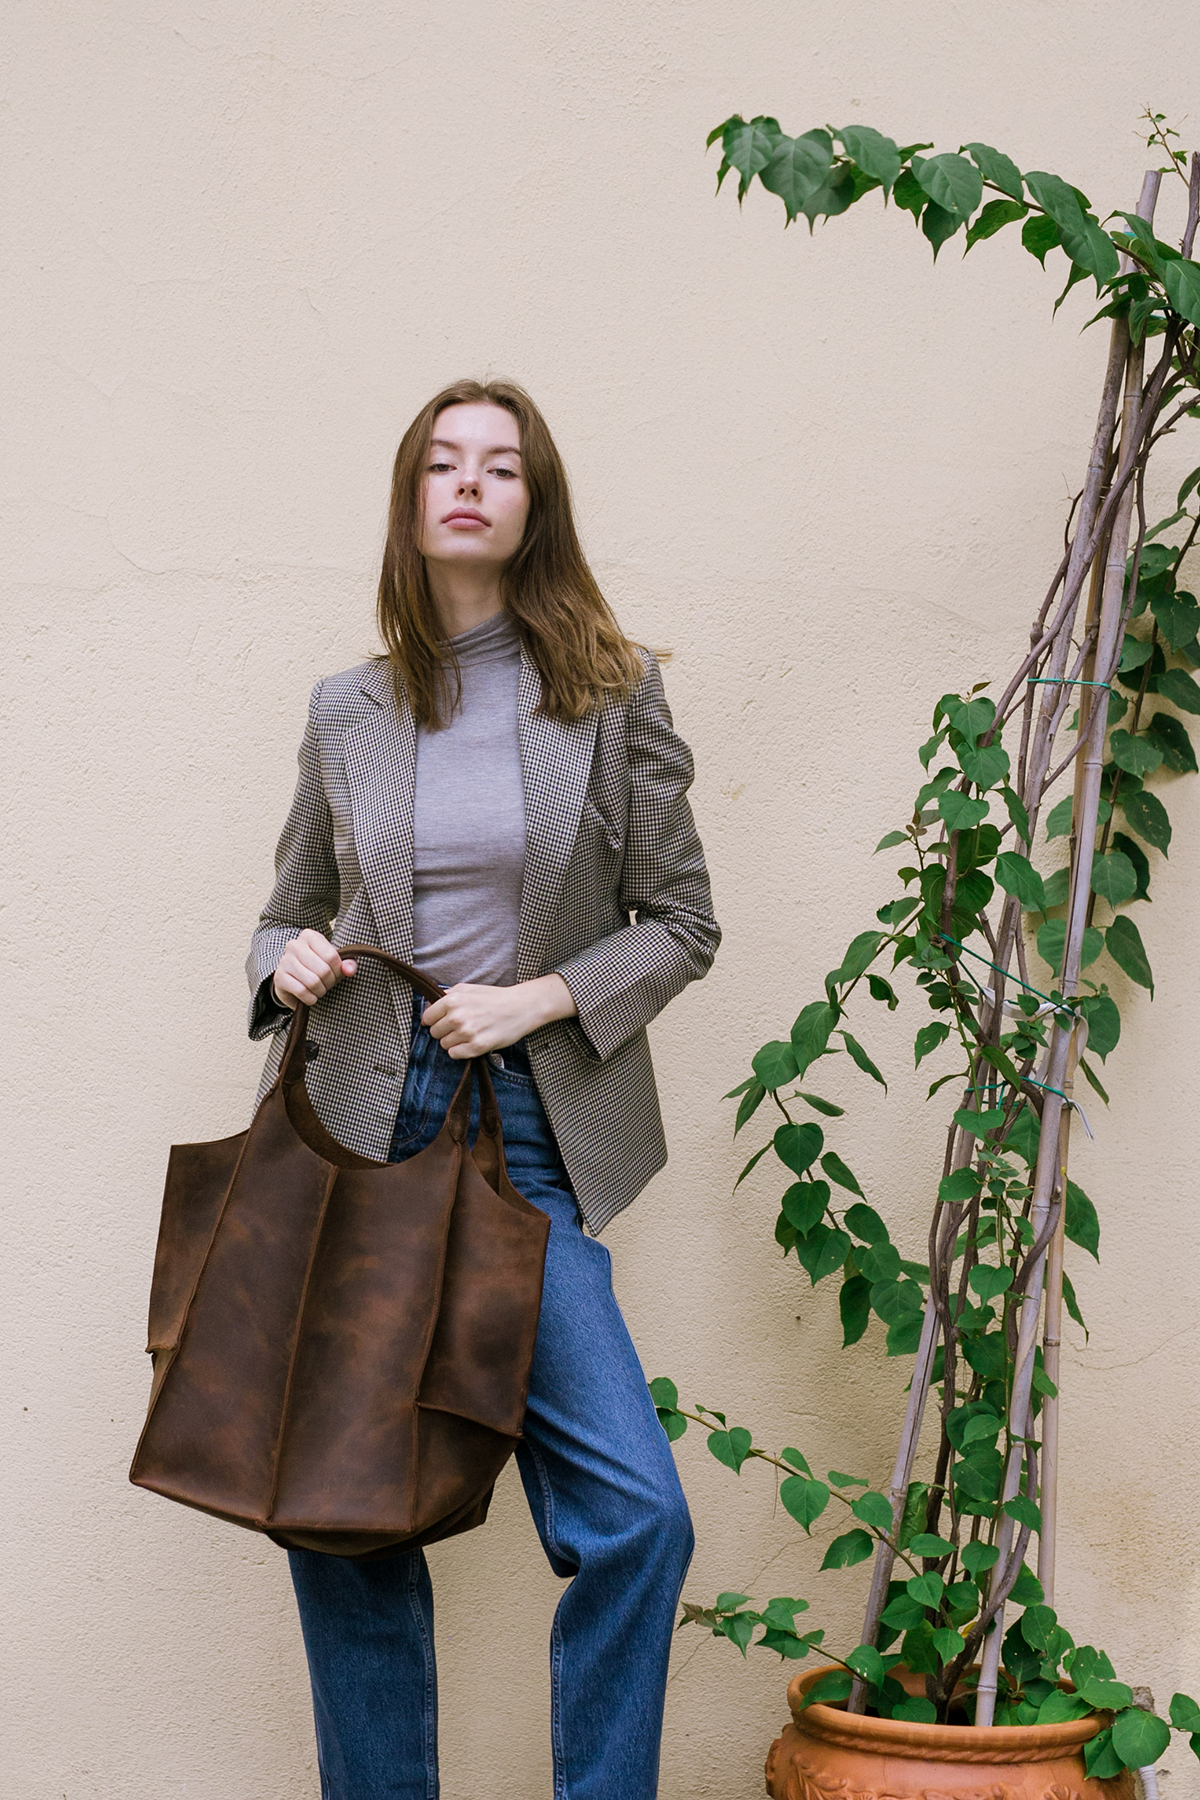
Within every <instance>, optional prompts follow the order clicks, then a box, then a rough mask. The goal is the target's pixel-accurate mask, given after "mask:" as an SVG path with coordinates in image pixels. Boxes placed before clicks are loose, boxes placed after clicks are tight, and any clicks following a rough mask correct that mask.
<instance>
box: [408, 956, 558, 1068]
mask: <svg viewBox="0 0 1200 1800" xmlns="http://www.w3.org/2000/svg"><path fill="white" fill-rule="evenodd" d="M574 1017H575V1002H574V1000H573V999H572V998H571V990H570V988H569V987H568V986H567V984H566V982H565V981H564V980H563V978H562V976H561V975H540V976H539V977H538V978H537V980H536V981H518V982H517V983H516V985H515V986H514V987H482V986H479V985H477V984H476V983H474V982H470V981H460V982H457V983H456V984H455V985H454V987H452V988H447V990H446V992H445V994H444V995H443V996H442V998H441V999H440V1000H435V1001H434V1002H433V1003H432V1004H431V1005H430V1006H427V1007H426V1008H425V1011H424V1012H423V1013H422V1014H421V1023H422V1025H424V1026H426V1027H427V1029H428V1030H429V1032H430V1033H431V1035H432V1036H433V1037H435V1038H436V1039H437V1040H438V1042H439V1044H441V1046H442V1048H443V1050H446V1051H448V1052H449V1054H450V1055H451V1056H452V1057H454V1059H455V1060H456V1061H457V1062H466V1061H467V1060H468V1059H469V1058H470V1057H472V1056H486V1054H487V1052H488V1051H489V1050H503V1049H504V1046H505V1045H506V1044H515V1043H516V1041H517V1039H518V1038H523V1037H525V1036H526V1034H527V1033H528V1032H531V1031H536V1030H537V1029H538V1027H539V1026H541V1025H548V1024H549V1023H550V1021H551V1020H552V1019H573V1018H574Z"/></svg>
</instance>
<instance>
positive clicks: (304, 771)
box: [246, 682, 341, 1038]
mask: <svg viewBox="0 0 1200 1800" xmlns="http://www.w3.org/2000/svg"><path fill="white" fill-rule="evenodd" d="M323 686H324V683H323V682H318V683H317V685H316V687H315V688H314V689H313V691H312V697H311V699H310V700H309V703H308V724H307V726H306V728H305V732H304V737H303V739H302V741H301V744H300V753H299V757H298V761H299V764H300V777H299V780H298V781H297V783H296V793H295V797H294V798H293V800H292V807H291V811H290V812H289V813H288V816H287V820H286V822H285V824H284V827H283V832H282V834H281V836H280V839H279V844H278V847H277V849H276V851H275V886H274V887H273V888H272V890H271V895H270V898H269V899H268V901H267V903H266V905H265V906H264V907H263V910H262V913H261V914H260V916H259V921H258V925H257V927H256V928H255V931H254V935H253V937H252V938H251V940H250V955H249V956H248V958H247V959H246V976H247V979H248V980H249V983H250V1020H249V1028H250V1036H251V1037H252V1038H264V1037H269V1036H270V1035H271V1033H272V1032H275V1031H280V1030H282V1028H283V1027H284V1026H285V1025H288V1024H290V1022H291V1017H292V1015H291V1012H290V1010H289V1009H288V1008H287V1007H284V1006H280V1005H279V1004H278V1002H277V1001H276V999H275V997H274V995H273V993H272V992H271V985H270V983H271V976H272V975H273V974H274V973H275V968H276V965H277V963H278V962H279V959H280V957H281V956H282V955H283V952H284V950H285V949H286V947H287V945H288V944H289V943H290V942H291V940H292V939H293V938H294V937H298V936H299V935H300V933H301V932H302V931H304V930H306V929H312V930H314V931H319V932H321V933H322V934H323V935H324V936H326V937H327V936H328V935H329V931H330V928H331V926H332V924H333V921H334V919H335V918H336V917H337V912H338V906H339V903H340V898H341V883H340V881H339V877H338V866H337V856H336V854H335V850H334V841H333V819H332V816H331V814H330V811H329V801H328V798H327V796H326V793H325V784H324V782H323V781H322V779H321V760H320V748H319V740H318V707H319V704H320V698H321V689H322V687H323Z"/></svg>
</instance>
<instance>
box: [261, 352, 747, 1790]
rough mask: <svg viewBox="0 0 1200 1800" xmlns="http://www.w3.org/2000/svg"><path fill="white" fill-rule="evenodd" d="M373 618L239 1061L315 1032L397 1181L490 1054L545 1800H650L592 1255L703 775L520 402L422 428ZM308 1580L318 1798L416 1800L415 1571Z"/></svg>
mask: <svg viewBox="0 0 1200 1800" xmlns="http://www.w3.org/2000/svg"><path fill="white" fill-rule="evenodd" d="M378 618H379V626H380V631H381V635H382V637H383V640H384V643H385V644H386V646H387V655H386V656H385V657H381V658H379V659H376V660H375V661H373V662H369V663H365V664H360V665H359V667H357V668H354V669H350V670H347V671H346V672H345V673H343V674H340V675H334V676H331V677H330V678H329V679H328V680H326V681H323V682H320V683H319V684H318V686H317V687H316V689H315V690H314V692H313V696H312V701H311V704H310V709H309V721H308V729H307V731H306V733H305V737H304V741H303V743H302V745H301V747H300V780H299V784H298V787H297V789H296V797H295V800H294V802H293V805H292V810H291V813H290V814H289V817H288V820H287V823H286V825H285V826H284V830H283V836H282V837H281V839H280V842H279V849H278V853H277V857H276V871H277V879H276V883H275V888H274V891H273V893H272V895H271V897H270V899H269V900H268V902H267V905H266V908H265V910H264V912H263V914H262V917H261V920H260V922H259V926H258V929H257V931H256V932H255V934H254V939H253V944H252V948H251V952H250V958H249V962H248V965H247V968H248V974H249V979H250V986H251V991H252V995H253V999H252V1003H251V1018H250V1033H251V1036H252V1037H263V1036H266V1035H267V1034H268V1033H272V1032H274V1033H279V1032H281V1029H282V1027H283V1026H284V1025H286V1023H287V1021H288V1017H289V1009H293V1008H294V1007H295V1006H296V1004H297V1002H298V1001H301V1000H302V1001H304V1002H305V1004H307V1005H309V1006H313V1007H315V1011H314V1012H313V1013H312V1014H311V1024H310V1036H309V1042H308V1056H309V1073H308V1087H309V1092H310V1094H311V1096H312V1099H313V1102H314V1104H315V1106H316V1108H317V1110H318V1112H319V1113H320V1115H321V1117H322V1119H323V1121H324V1123H325V1125H326V1126H327V1127H328V1129H329V1130H330V1131H331V1132H332V1133H333V1134H334V1135H335V1136H336V1137H337V1138H339V1139H340V1140H341V1141H342V1143H344V1144H346V1145H347V1146H348V1147H349V1148H351V1149H353V1150H356V1151H358V1152H360V1153H362V1154H364V1155H367V1156H371V1157H374V1158H376V1159H377V1160H380V1161H382V1160H383V1159H385V1158H387V1159H388V1160H391V1161H399V1160H401V1159H402V1158H404V1157H407V1156H411V1155H413V1154H414V1153H415V1152H416V1151H418V1150H420V1149H422V1148H424V1146H425V1145H426V1144H427V1143H429V1142H430V1141H431V1140H432V1138H433V1137H434V1135H435V1134H436V1132H437V1130H438V1128H439V1127H440V1125H441V1122H442V1119H443V1117H444V1114H445V1110H446V1106H447V1104H448V1102H449V1099H450V1096H451V1094H452V1092H453V1090H454V1087H455V1086H456V1084H457V1081H458V1077H459V1076H460V1075H461V1073H462V1071H461V1067H460V1065H461V1063H462V1062H463V1061H464V1060H465V1059H468V1058H471V1057H476V1056H483V1055H487V1056H488V1057H489V1059H490V1062H491V1064H492V1074H493V1080H494V1083H495V1087H496V1092H497V1097H498V1100H499V1104H500V1112H501V1119H502V1124H503V1130H504V1143H505V1151H506V1155H507V1160H508V1168H509V1173H510V1175H511V1177H512V1179H513V1181H514V1183H515V1185H516V1186H517V1187H518V1188H519V1189H520V1190H521V1192H522V1193H524V1194H525V1196H526V1197H527V1198H528V1199H529V1200H530V1201H532V1202H533V1204H534V1205H536V1206H538V1207H540V1208H541V1209H542V1210H543V1211H544V1212H546V1213H547V1214H548V1215H549V1217H550V1221H551V1229H550V1241H549V1248H548V1251H547V1258H546V1277H545V1288H544V1293H543V1301H542V1312H541V1318H540V1322H539V1327H538V1338H537V1347H536V1351H535V1355H534V1365H533V1374H532V1379H531V1383H530V1392H529V1405H528V1411H527V1414H526V1420H525V1430H524V1437H523V1439H522V1441H521V1443H520V1445H519V1446H518V1449H517V1462H518V1466H519V1468H520V1473H521V1479H522V1482H523V1483H524V1487H525V1493H526V1496H527V1498H528V1500H529V1505H530V1508H531V1510H532V1513H533V1517H534V1520H535V1523H536V1525H537V1528H538V1531H539V1533H540V1536H541V1539H542V1543H543V1545H544V1547H545V1550H546V1555H547V1557H548V1558H549V1560H550V1564H551V1567H552V1568H553V1569H554V1570H555V1572H556V1573H557V1574H559V1575H561V1576H564V1577H571V1578H572V1579H571V1585H570V1586H569V1587H568V1588H567V1590H566V1592H565V1594H564V1596H563V1599H562V1602H561V1604H560V1606H559V1608H558V1612H557V1615H556V1618H555V1621H554V1629H553V1637H552V1647H551V1672H552V1682H553V1709H554V1719H553V1733H552V1736H553V1749H554V1762H555V1789H554V1791H555V1795H556V1796H557V1797H558V1800H650V1797H651V1796H653V1795H654V1793H655V1790H656V1785H657V1767H658V1751H659V1740H660V1736H661V1729H662V1706H663V1693H664V1687H665V1682H666V1671H667V1654H668V1648H669V1643H670V1636H671V1630H672V1624H673V1620H674V1614H675V1609H676V1605H677V1602H678V1598H679V1591H680V1587H681V1585H682V1582H683V1577H684V1574H685V1573H686V1570H687V1565H688V1561H689V1558H690V1556H691V1550H692V1534H691V1525H690V1521H689V1519H688V1513H687V1507H686V1504H685V1502H684V1499H683V1494H682V1492H681V1490H680V1487H679V1482H678V1478H677V1476H676V1472H675V1466H674V1462H673V1460H672V1457H671V1454H670V1451H669V1448H668V1445H667V1440H666V1437H665V1436H664V1434H663V1432H662V1430H661V1429H660V1427H659V1425H658V1421H657V1418H656V1416H655V1412H654V1407H653V1404H652V1403H651V1400H650V1397H649V1394H648V1391H647V1388H646V1384H645V1378H644V1376H643V1374H642V1370H641V1368H640V1366H639V1364H638V1360H637V1355H636V1353H635V1351H634V1348H633V1345H632V1342H631V1341H630V1338H629V1334H628V1332H627V1330H626V1328H625V1324H624V1321H623V1319H622V1318H621V1314H620V1312H619V1310H618V1308H617V1305H616V1302H615V1300H614V1299H613V1295H612V1286H611V1264H610V1258H609V1255H608V1251H607V1250H606V1249H605V1248H604V1247H603V1246H602V1245H601V1244H599V1243H598V1242H597V1241H596V1237H595V1234H596V1233H597V1232H599V1231H600V1229H601V1228H602V1227H603V1226H604V1225H605V1224H606V1223H607V1221H608V1220H609V1219H611V1218H612V1216H613V1215H614V1213H616V1212H618V1211H620V1209H621V1208H622V1207H624V1206H627V1205H628V1204H629V1202H630V1201H631V1200H633V1199H634V1198H635V1196H636V1195H637V1194H638V1192H639V1191H640V1189H641V1188H642V1187H644V1185H645V1183H646V1182H647V1181H648V1180H649V1178H650V1176H651V1175H653V1174H654V1172H655V1171H656V1170H657V1169H659V1168H661V1167H662V1165H663V1163H664V1162H665V1160H666V1147H665V1144H664V1141H663V1133H662V1122H661V1118H660V1116H659V1110H658V1099H657V1094H656V1091H655V1086H654V1074H653V1070H652V1068H651V1064H650V1053H649V1049H648V1046H647V1041H646V1029H645V1028H646V1025H647V1024H648V1023H649V1021H650V1020H651V1019H652V1018H653V1017H654V1016H655V1014H656V1013H658V1012H659V1011H660V1010H661V1008H662V1007H663V1006H665V1004H666V1003H667V1001H668V1000H671V999H672V998H673V997H674V996H675V995H676V994H677V993H679V992H680V990H681V989H682V988H683V987H685V986H686V985H687V983H688V982H689V981H692V980H694V979H696V978H697V977H699V976H702V975H703V974H704V973H705V972H706V971H707V969H708V967H709V965H710V963H711V961H712V958H713V955H714V953H715V951H716V948H717V944H718V941H719V937H720V933H719V931H718V928H717V925H716V922H715V920H714V919H713V916H712V906H711V899H710V894H709V884H708V877H707V874H706V872H705V867H704V857H703V852H702V851H701V848H700V842H699V839H698V838H697V836H696V830H695V826H694V824H693V822H692V815H691V811H690V809H689V806H688V803H687V798H686V794H687V789H688V786H689V784H690V782H691V777H692V761H691V756H690V754H689V752H688V750H687V748H686V746H685V745H684V744H683V743H682V742H681V741H680V739H679V738H678V737H677V736H676V735H675V733H674V731H673V729H672V726H671V715H670V713H669V711H668V709H667V704H666V700H665V698H664V695H663V688H662V680H661V677H660V675H659V671H658V666H657V664H656V662H655V660H654V658H653V656H651V655H650V654H649V653H647V652H645V651H643V650H639V649H637V648H636V647H635V646H634V645H632V644H630V643H629V642H628V640H627V639H626V638H624V637H623V636H622V634H621V632H620V630H619V629H618V627H617V624H616V621H615V620H614V618H613V616H612V614H611V612H610V611H609V609H608V606H607V605H606V603H605V601H604V599H603V596H602V595H601V593H600V591H599V589H598V587H597V586H596V583H595V580H594V578H593V577H592V574H591V572H590V570H589V569H588V567H587V564H586V562H585V561H584V558H583V554H582V551H581V549H580V546H579V542H578V538H577V536H576V533H575V526H574V522H573V519H572V514H571V505H570V498H569V493H568V487H567V480H566V473H565V471H564V469H563V466H562V463H561V460H560V458H559V456H558V452H557V450H556V449H555V446H554V443H553V440H552V439H551V437H550V433H549V431H548V429H547V426H546V423H545V421H544V419H543V418H542V416H541V414H540V413H539V412H538V410H537V408H536V407H535V406H534V404H533V402H532V401H531V400H530V399H529V397H528V395H527V394H525V393H523V392H522V390H521V389H520V388H517V387H514V386H511V385H509V384H507V383H498V382H491V383H488V384H486V385H484V384H480V383H477V382H461V383H458V384H457V385H456V386H454V387H452V388H448V389H446V390H445V391H444V392H442V393H440V394H438V395H437V396H436V397H435V398H434V399H433V400H431V401H430V403H429V405H428V406H426V407H425V408H424V409H423V410H422V411H421V412H420V413H419V414H418V415H417V417H416V419H415V420H414V421H413V423H412V425H411V426H410V427H409V429H408V431H407V432H406V433H405V435H404V438H403V441H402V442H401V445H400V448H399V451H398V453H397V456H396V464H395V471H394V475H393V482H392V498H391V509H390V515H389V523H388V534H387V545H386V549H385V552H384V560H383V573H382V576H381V579H380V585H379V601H378ZM631 914H632V915H633V918H632V921H631V917H630V915H631ZM331 940H339V941H340V942H342V943H344V944H345V943H356V942H357V943H373V944H378V945H380V946H381V947H382V948H383V949H386V950H390V951H392V952H393V953H394V954H395V955H397V956H399V957H401V958H403V959H404V960H405V961H407V962H411V963H414V964H415V965H416V966H417V967H418V968H419V969H421V970H422V971H423V972H425V973H427V974H429V975H431V976H432V977H433V978H434V980H436V981H437V982H438V983H439V984H440V985H441V986H443V987H444V988H446V989H447V992H446V995H445V997H444V998H443V999H441V1000H439V1001H437V1002H436V1003H435V1004H433V1005H427V1004H425V1003H424V1002H422V1001H420V1000H417V1001H416V1002H415V1003H414V1000H413V996H412V995H411V993H410V991H409V989H408V988H407V987H405V986H404V985H403V983H401V982H399V981H398V980H396V979H395V978H393V977H391V976H389V975H388V973H387V972H386V971H385V970H384V969H383V968H382V967H381V966H380V965H377V964H376V963H374V962H373V961H372V962H366V963H364V965H363V966H362V968H361V969H357V968H356V966H355V964H354V963H353V962H350V961H347V962H343V961H342V959H341V957H340V956H339V954H338V951H337V949H336V947H335V943H334V941H331ZM281 1045H282V1038H281V1037H277V1039H276V1042H275V1045H274V1046H273V1047H272V1052H271V1055H270V1056H269V1057H268V1060H267V1068H266V1071H265V1074H264V1077H263V1090H262V1091H264V1092H265V1091H266V1089H267V1088H268V1087H269V1086H270V1085H271V1083H272V1082H273V1080H274V1078H275V1074H276V1070H277V1067H278V1060H279V1052H280V1049H281ZM290 1555H291V1566H292V1576H293V1581H294V1584H295V1589H296V1594H297V1598H298V1601H299V1607H300V1615H301V1622H302V1625H303V1630H304V1638H305V1646H306V1649H307V1652H308V1659H309V1668H310V1671H311V1675H312V1684H313V1697H314V1708H315V1713H316V1724H317V1741H318V1750H319V1756H320V1765H321V1778H322V1787H321V1792H322V1796H323V1800H382V1796H384V1795H387V1796H403V1797H404V1800H418V1797H420V1800H428V1797H429V1796H434V1795H436V1793H437V1745H436V1678H435V1670H434V1657H433V1598H432V1592H431V1588H430V1581H429V1575H428V1571H427V1569H426V1565H425V1558H424V1555H423V1553H422V1552H421V1551H420V1550H415V1551H408V1552H402V1553H399V1554H397V1555H396V1556H394V1557H389V1558H385V1559H382V1560H378V1561H370V1562H360V1561H354V1560H347V1559H344V1558H340V1557H335V1556H327V1555H322V1554H319V1553H317V1552H312V1551H294V1552H291V1553H290Z"/></svg>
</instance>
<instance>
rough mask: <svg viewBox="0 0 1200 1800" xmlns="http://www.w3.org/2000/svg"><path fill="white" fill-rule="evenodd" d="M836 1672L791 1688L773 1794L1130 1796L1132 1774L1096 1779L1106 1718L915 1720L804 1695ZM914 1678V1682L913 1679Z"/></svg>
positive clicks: (771, 1767)
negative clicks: (1092, 1771) (1097, 1746)
mask: <svg viewBox="0 0 1200 1800" xmlns="http://www.w3.org/2000/svg"><path fill="white" fill-rule="evenodd" d="M829 1673H831V1671H830V1670H829V1669H813V1670H811V1671H810V1673H808V1674H807V1675H797V1676H796V1678H795V1680H794V1681H793V1682H792V1683H791V1685H790V1686H789V1688H788V1705H789V1706H790V1707H791V1709H792V1723H791V1724H790V1725H788V1726H786V1727H785V1728H784V1732H783V1736H782V1737H779V1738H776V1740H775V1742H774V1743H773V1744H772V1745H771V1749H770V1753H769V1755H768V1756H767V1792H768V1794H770V1795H772V1796H773V1800H1133V1797H1134V1792H1135V1789H1134V1784H1133V1776H1132V1775H1131V1774H1130V1773H1129V1771H1128V1770H1126V1771H1125V1772H1124V1773H1123V1774H1121V1775H1120V1776H1119V1777H1117V1779H1116V1780H1114V1781H1089V1780H1088V1778H1087V1776H1086V1774H1085V1772H1084V1763H1083V1746H1084V1744H1086V1743H1087V1741H1088V1739H1089V1738H1091V1737H1094V1736H1095V1735H1096V1733H1097V1732H1098V1731H1099V1730H1100V1729H1101V1725H1100V1722H1099V1721H1098V1720H1096V1719H1094V1718H1092V1719H1075V1720H1072V1721H1070V1722H1069V1723H1067V1724H1064V1725H1015V1726H1001V1727H994V1726H993V1727H991V1728H990V1729H989V1728H988V1727H987V1726H974V1725H916V1724H910V1723H908V1722H907V1721H904V1720H900V1719H867V1718H862V1717H860V1716H859V1715H857V1714H853V1715H852V1714H850V1713H847V1712H844V1711H843V1710H842V1708H841V1707H838V1706H822V1705H821V1704H820V1703H819V1702H818V1703H817V1704H816V1705H814V1706H810V1707H808V1708H807V1709H806V1710H805V1711H804V1712H801V1711H800V1704H801V1702H802V1700H803V1699H804V1695H805V1693H806V1692H807V1691H808V1689H809V1688H810V1687H812V1685H813V1683H814V1682H816V1681H819V1680H820V1678H821V1677H822V1676H823V1675H828V1674H829ZM906 1685H907V1684H906Z"/></svg>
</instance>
